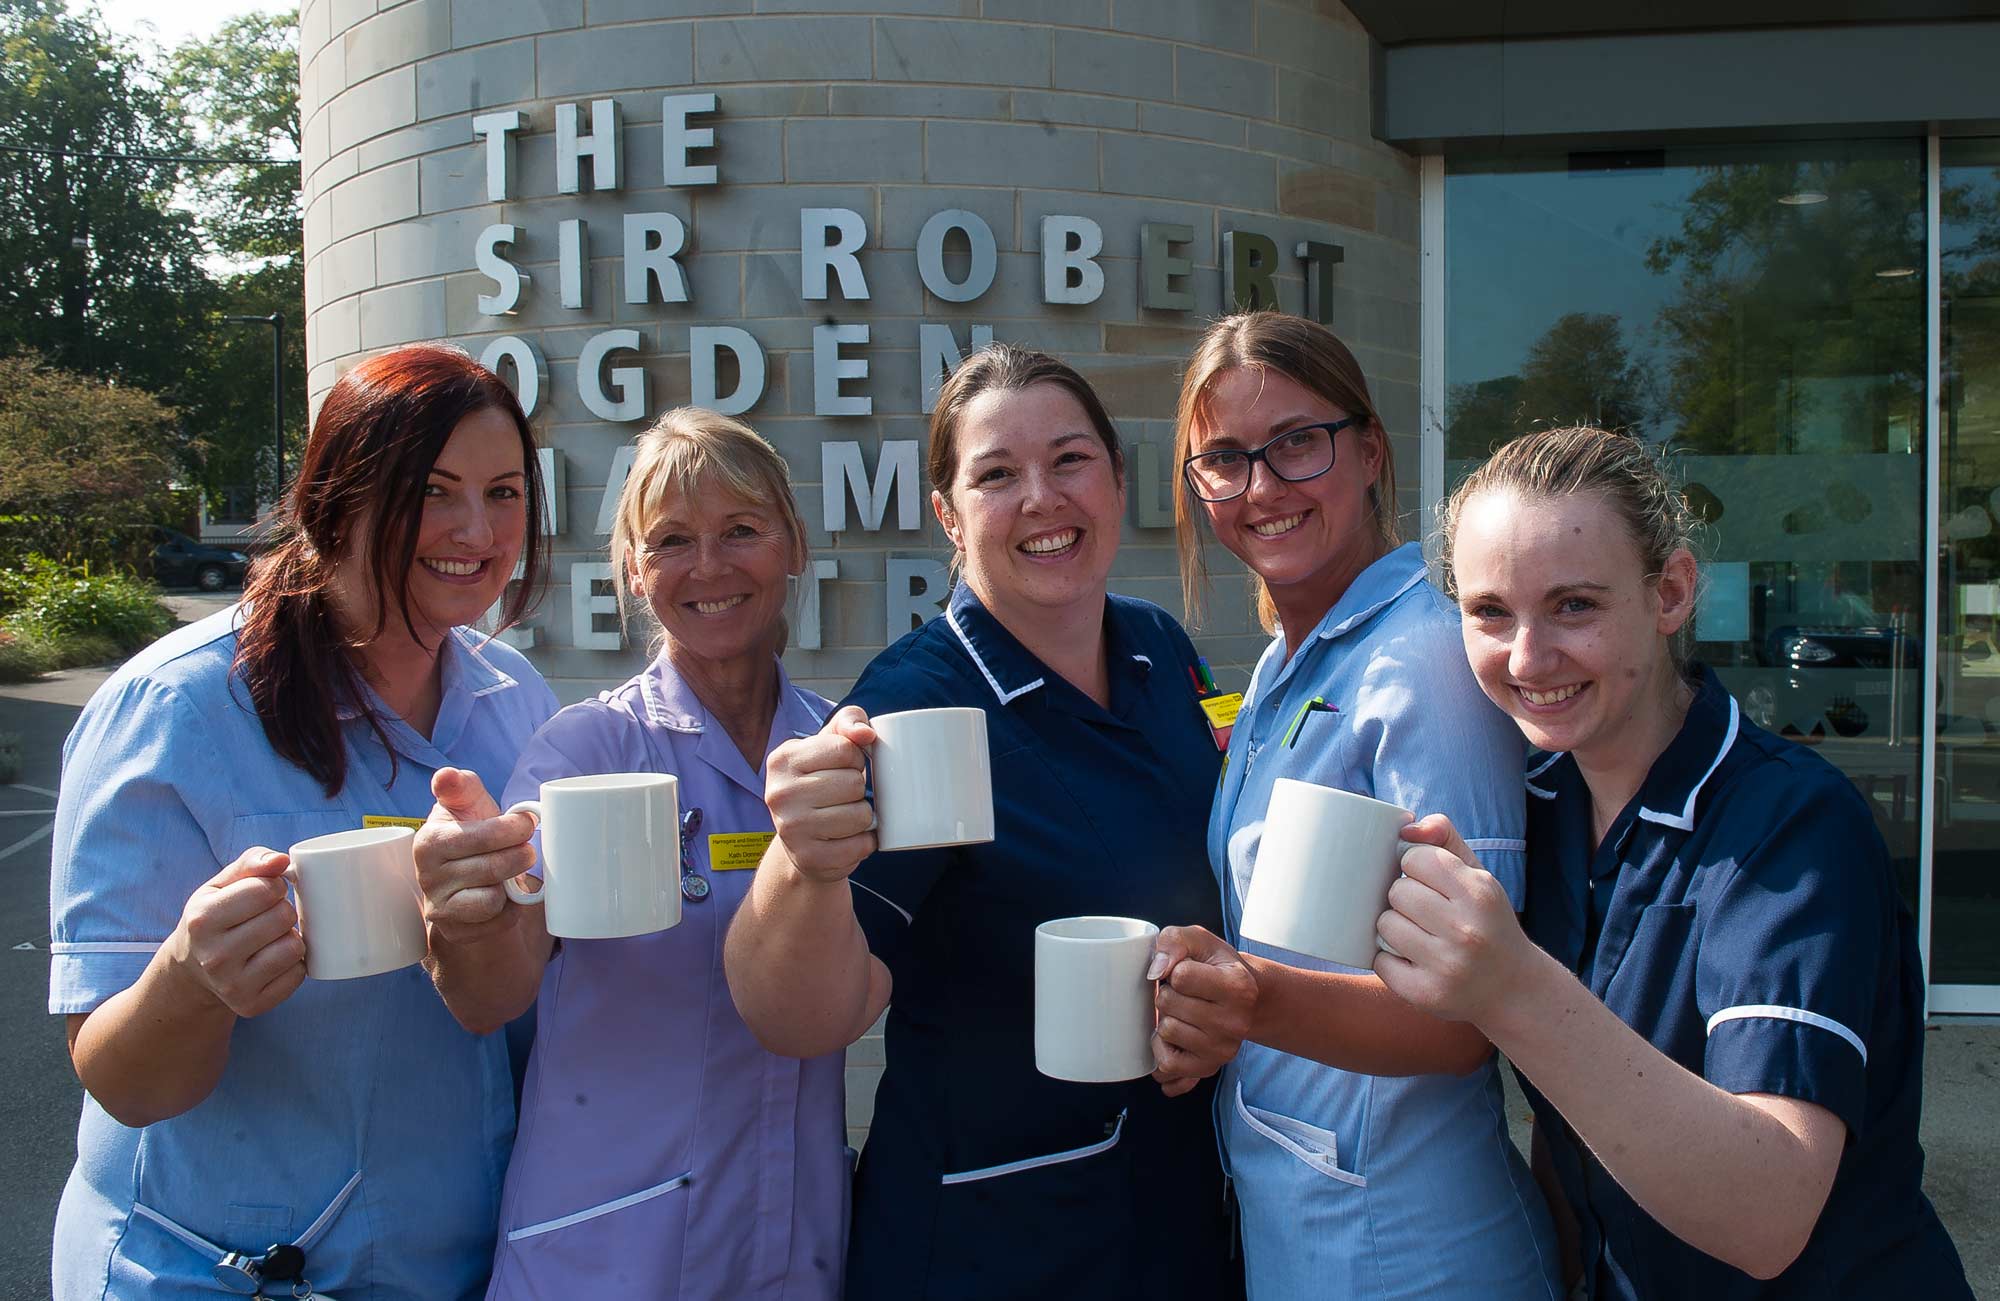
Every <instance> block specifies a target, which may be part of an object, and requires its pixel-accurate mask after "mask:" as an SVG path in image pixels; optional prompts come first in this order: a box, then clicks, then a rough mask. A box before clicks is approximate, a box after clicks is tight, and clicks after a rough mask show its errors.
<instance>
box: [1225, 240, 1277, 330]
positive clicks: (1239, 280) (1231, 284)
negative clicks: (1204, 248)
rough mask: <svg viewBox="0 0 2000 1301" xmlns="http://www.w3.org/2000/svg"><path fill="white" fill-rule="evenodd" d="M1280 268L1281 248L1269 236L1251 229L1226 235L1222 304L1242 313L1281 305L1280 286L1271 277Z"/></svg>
mask: <svg viewBox="0 0 2000 1301" xmlns="http://www.w3.org/2000/svg"><path fill="white" fill-rule="evenodd" d="M1277 269H1278V246H1277V245H1276V244H1275V243H1273V242H1272V241H1271V239H1270V237H1269V236H1267V235H1259V234H1257V233H1256V232H1255V231H1249V230H1226V231H1224V232H1223V233H1222V301H1223V302H1225V303H1227V304H1229V305H1230V307H1231V309H1232V310H1234V311H1238V312H1254V311H1257V310H1258V309H1259V308H1273V309H1275V308H1276V307H1277V305H1278V286H1277V283H1276V282H1275V281H1273V280H1272V279H1271V274H1272V273H1273V272H1274V271H1276V270H1277Z"/></svg>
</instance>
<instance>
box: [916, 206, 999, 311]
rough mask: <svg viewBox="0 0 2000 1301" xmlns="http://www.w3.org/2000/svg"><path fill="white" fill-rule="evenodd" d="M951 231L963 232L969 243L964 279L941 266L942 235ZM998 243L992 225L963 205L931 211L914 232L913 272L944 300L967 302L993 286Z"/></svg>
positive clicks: (997, 263) (943, 238)
mask: <svg viewBox="0 0 2000 1301" xmlns="http://www.w3.org/2000/svg"><path fill="white" fill-rule="evenodd" d="M954 230H962V231H964V232H965V238H966V239H967V240H968V241H970V242H971V245H972V265H971V267H970V268H969V269H968V270H967V271H966V273H965V279H963V280H957V281H954V280H953V279H952V278H951V277H950V276H949V275H947V274H946V273H945V269H944V241H945V236H947V235H949V234H950V233H951V232H952V231H954ZM999 257H1000V246H999V245H998V244H996V243H994V241H993V228H992V227H991V226H989V225H987V224H986V218H984V217H982V216H980V215H979V214H978V213H976V212H967V211H966V210H965V209H963V208H946V209H945V210H944V211H943V212H934V213H932V214H931V218H930V220H929V221H926V222H925V223H924V228H923V230H922V231H920V232H918V234H917V274H918V275H919V276H921V277H922V278H923V282H924V288H926V289H928V290H930V291H931V293H932V294H933V295H935V296H936V297H938V298H941V299H943V300H944V301H945V302H947V303H969V302H971V301H972V300H973V299H975V298H977V297H979V295H981V294H983V293H985V292H986V291H987V290H988V289H991V288H992V287H993V272H994V270H995V269H996V268H997V267H998V266H999Z"/></svg>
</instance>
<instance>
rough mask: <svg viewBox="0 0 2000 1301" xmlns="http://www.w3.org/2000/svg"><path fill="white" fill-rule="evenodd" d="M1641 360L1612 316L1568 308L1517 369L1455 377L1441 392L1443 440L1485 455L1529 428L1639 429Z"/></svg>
mask: <svg viewBox="0 0 2000 1301" xmlns="http://www.w3.org/2000/svg"><path fill="white" fill-rule="evenodd" d="M1646 389H1647V376H1646V371H1645V367H1644V366H1642V365H1640V364H1639V363H1638V362H1635V361H1633V360H1632V357H1631V354H1630V353H1629V352H1628V351H1627V350H1626V347H1625V340H1624V335H1623V331H1622V329H1621V327H1620V325H1619V322H1618V317H1617V316H1616V315H1615V314H1612V313H1609V312H1569V313H1566V314H1565V315H1563V316H1561V317H1559V318H1558V319H1557V320H1556V322H1555V323H1554V324H1553V325H1551V326H1549V328H1548V329H1547V330H1545V331H1543V332H1542V336H1541V338H1539V339H1537V340H1535V342H1534V343H1532V344H1530V345H1529V346H1528V355H1527V357H1526V358H1525V359H1524V360H1523V362H1522V365H1521V373H1520V374H1519V375H1501V376H1498V377H1496V378H1494V379H1489V380H1480V381H1478V382H1476V383H1470V384H1455V385H1453V386H1452V389H1451V392H1450V393H1448V394H1447V395H1446V400H1445V446H1446V448H1448V449H1449V451H1450V454H1451V455H1452V456H1458V457H1472V458H1476V459H1484V458H1485V457H1486V456H1488V455H1490V454H1491V453H1492V451H1493V449H1495V448H1496V447H1498V446H1499V445H1500V444H1502V443H1504V442H1506V441H1507V440H1508V439H1510V438H1514V437H1518V436H1519V435H1521V434H1525V433H1527V432H1528V431H1529V430H1531V429H1550V428H1556V427H1559V426H1562V425H1575V424H1587V425H1596V426H1597V427H1598V428H1600V429H1616V430H1624V431H1629V432H1631V433H1635V434H1636V433H1640V432H1642V430H1643V427H1644V424H1645V416H1646V410H1647V402H1646V397H1645V394H1646Z"/></svg>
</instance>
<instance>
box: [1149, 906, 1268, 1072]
mask: <svg viewBox="0 0 2000 1301" xmlns="http://www.w3.org/2000/svg"><path fill="white" fill-rule="evenodd" d="M1146 978H1147V979H1148V980H1157V981H1159V982H1160V983H1159V988H1158V989H1157V991H1156V992H1155V994H1154V999H1153V1003H1154V1006H1155V1007H1156V1008H1157V1009H1158V1011H1159V1015H1160V1023H1159V1028H1158V1030H1157V1032H1156V1033H1155V1036H1154V1039H1153V1060H1154V1061H1155V1062H1156V1063H1157V1064H1158V1069H1156V1070H1155V1071H1154V1072H1153V1078H1154V1079H1155V1080H1157V1081H1159V1084H1160V1087H1161V1088H1162V1089H1163V1090H1164V1091H1165V1092H1166V1095H1167V1096H1168V1097H1170V1098H1172V1097H1178V1096H1179V1095H1181V1094H1183V1093H1186V1092H1187V1091H1188V1090H1189V1089H1192V1088H1193V1087H1194V1086H1195V1085H1196V1084H1197V1083H1198V1082H1200V1081H1202V1080H1205V1079H1207V1078H1208V1077H1209V1076H1211V1075H1214V1074H1215V1073H1216V1072H1217V1071H1220V1070H1221V1069H1222V1068H1223V1067H1224V1066H1227V1065H1228V1064H1229V1063H1230V1062H1231V1061H1233V1060H1235V1057H1236V1053H1237V1050H1238V1049H1240V1048H1241V1047H1242V1046H1243V1040H1244V1039H1246V1038H1248V1037H1249V1034H1250V1027H1251V1024H1252V1022H1253V1021H1254V1020H1255V1018H1256V1011H1257V976H1256V973H1254V972H1252V971H1251V970H1250V968H1249V966H1248V965H1247V964H1245V963H1244V961H1243V957H1242V955H1241V954H1239V953H1238V952H1237V951H1236V950H1235V949H1234V948H1232V947H1230V945H1229V944H1228V943H1227V942H1226V941H1224V940H1222V939H1221V938H1219V937H1217V936H1215V935H1213V934H1211V933H1210V932H1208V931H1207V930H1204V929H1203V928H1202V927H1199V926H1169V927H1167V928H1166V929H1165V930H1163V931H1161V932H1160V934H1159V938H1158V939H1157V940H1156V941H1154V944H1153V960H1152V965H1150V966H1149V967H1147V969H1146Z"/></svg>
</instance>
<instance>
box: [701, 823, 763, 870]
mask: <svg viewBox="0 0 2000 1301" xmlns="http://www.w3.org/2000/svg"><path fill="white" fill-rule="evenodd" d="M777 838H778V837H777V833H776V832H773V831H738V832H733V833H731V834H730V835H727V836H710V837H709V838H708V870H709V871H711V872H741V871H743V870H745V869H746V868H752V867H755V866H757V864H758V862H759V861H761V860H762V859H763V857H764V850H765V849H766V848H767V847H768V846H769V845H770V843H771V842H772V841H773V840H776V839H777Z"/></svg>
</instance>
